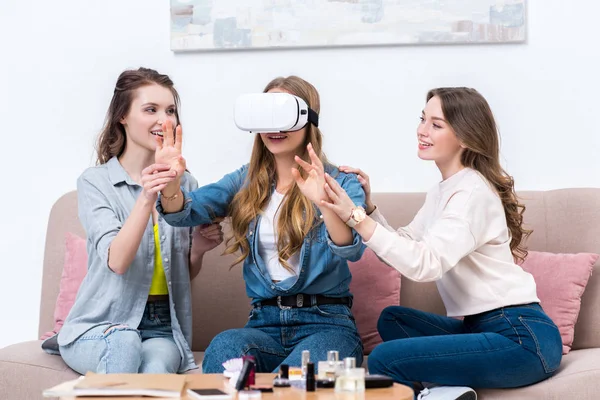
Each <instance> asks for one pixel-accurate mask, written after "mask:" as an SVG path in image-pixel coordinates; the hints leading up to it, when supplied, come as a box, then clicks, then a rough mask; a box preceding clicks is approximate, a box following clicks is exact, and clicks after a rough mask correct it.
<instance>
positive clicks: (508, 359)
mask: <svg viewBox="0 0 600 400" xmlns="http://www.w3.org/2000/svg"><path fill="white" fill-rule="evenodd" d="M417 140H418V148H419V150H418V155H419V157H420V158H421V159H423V160H432V161H435V163H436V165H437V167H438V168H439V170H440V172H441V175H442V179H443V180H442V182H440V183H439V184H437V185H436V186H434V187H433V188H432V190H431V191H429V192H428V193H427V197H426V199H425V204H424V205H423V207H422V208H421V210H420V211H419V212H418V213H417V215H416V216H415V218H414V220H413V221H412V222H411V223H410V224H409V225H408V226H406V227H403V228H400V229H398V230H396V229H393V228H392V227H390V226H389V225H388V224H387V222H386V221H385V219H384V218H383V216H382V215H381V214H380V213H379V211H378V210H377V208H376V206H375V205H374V204H373V203H372V202H371V200H370V191H371V190H370V185H369V177H368V176H367V175H366V174H365V173H364V172H362V171H361V170H358V169H355V168H350V167H340V169H341V170H343V171H345V172H349V173H356V174H358V176H359V180H360V181H361V183H362V184H363V186H364V188H365V191H366V194H367V200H366V203H367V209H366V211H367V213H368V215H370V216H367V217H364V218H363V217H361V218H360V219H362V220H361V221H360V222H358V223H357V224H356V226H355V229H356V230H357V231H358V233H359V234H360V235H361V236H362V238H363V240H364V241H365V244H366V245H367V246H368V247H369V248H371V249H372V250H373V251H374V252H375V253H376V254H377V255H378V256H379V257H380V258H381V259H382V260H383V261H384V262H386V263H387V264H388V265H390V266H391V267H393V268H395V269H397V270H398V271H399V272H400V273H402V274H403V275H404V276H406V277H407V278H409V279H411V280H414V281H417V282H429V281H435V282H436V283H437V287H438V289H439V292H440V295H441V297H442V300H443V301H444V305H445V306H446V310H447V313H448V317H443V316H439V315H434V314H431V313H427V312H422V311H418V310H414V309H410V308H407V307H400V306H392V307H388V308H387V309H385V310H384V311H383V313H382V314H381V316H380V319H379V323H378V329H379V333H380V335H381V337H382V338H383V340H384V343H382V344H381V345H379V346H378V347H376V348H375V350H374V351H373V352H372V353H371V354H370V355H369V371H370V372H371V373H380V374H385V375H388V376H391V377H393V378H394V379H395V380H396V381H398V382H400V383H404V384H406V385H411V384H412V383H413V382H432V383H435V384H440V385H452V386H455V387H437V388H436V387H434V388H432V389H430V390H429V389H427V390H425V391H424V393H423V394H422V397H423V399H429V398H431V399H432V400H433V399H434V398H460V399H465V400H468V399H472V398H474V392H473V391H472V390H470V389H468V388H457V387H456V386H461V385H465V386H471V387H476V388H510V387H519V386H525V385H530V384H533V383H536V382H539V381H541V380H544V379H546V378H548V377H550V376H552V375H553V374H554V372H555V371H556V370H557V369H558V367H559V365H560V361H561V357H562V342H561V337H560V333H559V331H558V328H557V327H556V325H555V324H554V323H553V322H552V320H551V319H550V318H549V317H548V316H547V315H546V314H545V312H544V311H543V310H542V308H541V307H540V304H539V299H538V297H537V294H536V285H535V282H534V280H533V277H532V276H531V275H530V274H529V273H527V272H525V271H524V270H523V269H522V268H521V267H520V266H519V265H517V264H516V263H515V259H516V260H523V259H524V257H526V255H527V251H526V249H525V247H524V245H523V242H522V240H523V239H525V238H526V237H527V236H528V235H529V234H530V232H529V231H527V230H525V229H524V228H523V227H522V222H523V212H524V210H525V207H524V206H523V205H522V204H520V203H519V201H518V199H517V196H516V194H515V191H514V182H513V179H512V177H511V176H509V175H508V174H507V173H506V172H505V171H504V170H503V168H502V167H501V165H500V161H499V140H498V132H497V129H496V123H495V121H494V117H493V115H492V112H491V110H490V107H489V105H488V103H487V101H486V100H485V99H484V98H483V96H481V94H479V93H478V92H477V91H475V90H473V89H468V88H440V89H434V90H431V91H430V92H429V93H428V94H427V104H426V106H425V109H424V110H423V112H422V115H421V117H420V123H419V125H418V128H417ZM326 179H327V184H326V191H327V193H328V195H329V197H330V198H331V201H330V202H327V201H325V202H323V204H322V206H323V207H324V208H328V209H329V210H331V211H334V212H335V213H336V214H337V215H338V216H339V218H340V221H346V220H348V218H349V216H350V215H351V214H352V213H353V210H355V209H356V207H357V206H356V202H354V201H353V199H352V198H351V196H348V195H347V193H346V191H345V189H344V188H343V187H340V185H338V183H337V182H336V181H335V180H334V179H332V178H331V177H326ZM457 316H460V317H464V319H463V320H460V319H456V318H450V317H457ZM450 392H451V393H453V394H454V395H455V397H451V396H452V395H451V393H450ZM427 393H429V394H431V396H430V397H428V396H427ZM434 393H438V394H439V396H433V394H434ZM443 396H446V397H443ZM459 396H462V397H459Z"/></svg>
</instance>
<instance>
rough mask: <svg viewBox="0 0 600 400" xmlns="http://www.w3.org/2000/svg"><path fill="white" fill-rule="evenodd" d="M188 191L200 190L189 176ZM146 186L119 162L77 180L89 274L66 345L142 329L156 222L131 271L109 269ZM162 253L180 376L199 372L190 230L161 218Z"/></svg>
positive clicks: (63, 336)
mask: <svg viewBox="0 0 600 400" xmlns="http://www.w3.org/2000/svg"><path fill="white" fill-rule="evenodd" d="M182 186H183V187H184V188H186V189H187V190H194V189H195V188H197V187H198V183H197V181H196V180H195V179H194V178H193V177H192V176H191V175H190V174H188V173H186V174H185V176H184V178H183V180H182ZM141 192H142V187H141V186H140V185H138V184H137V183H136V182H134V181H133V180H132V179H131V177H129V175H128V174H127V172H125V170H124V169H123V167H122V166H121V164H120V163H119V160H118V159H117V158H116V157H113V158H111V159H110V160H109V161H108V162H107V163H106V164H103V165H99V166H97V167H92V168H89V169H87V170H86V171H85V172H84V173H83V174H82V175H81V176H80V177H79V179H78V181H77V198H78V206H79V220H80V221H81V224H82V225H83V227H84V229H85V231H86V234H87V251H88V272H87V274H86V276H85V278H84V280H83V282H82V283H81V286H80V288H79V292H78V293H77V298H76V300H75V304H74V305H73V308H72V309H71V311H70V313H69V315H68V317H67V318H66V321H65V324H64V326H63V327H62V329H61V330H60V333H59V335H58V344H59V345H60V346H66V345H68V344H70V343H72V342H74V341H75V340H77V338H78V337H79V336H81V335H82V334H84V333H85V332H87V331H88V330H89V329H91V328H93V327H96V326H99V325H106V327H107V328H108V327H109V326H111V325H114V324H118V325H128V326H130V327H131V328H134V329H135V328H137V327H138V325H139V323H140V321H141V319H142V315H143V313H144V308H145V306H146V301H147V299H148V293H149V291H150V284H151V282H152V273H153V271H154V251H155V245H154V229H153V226H152V220H151V219H149V220H148V225H147V226H146V230H145V231H144V235H143V236H142V241H141V243H140V246H139V247H138V249H137V253H136V255H135V258H134V260H133V262H132V263H131V265H130V267H129V269H128V270H127V272H125V273H124V274H123V275H118V274H116V273H114V272H113V271H112V270H111V269H110V268H109V267H108V250H109V247H110V244H111V242H112V240H113V239H114V238H115V236H117V234H118V233H119V230H120V229H121V227H122V226H123V224H124V223H125V221H126V219H127V218H128V217H129V214H130V213H131V210H132V208H133V206H134V205H135V202H136V200H137V198H138V197H139V196H140V194H141ZM158 231H159V239H160V245H161V248H160V251H161V256H162V257H163V267H164V271H165V275H166V278H167V285H168V288H169V301H170V310H171V326H172V328H173V339H174V340H175V343H176V345H177V347H178V348H179V352H180V353H181V360H182V361H181V366H180V370H179V372H184V371H186V370H189V369H193V368H197V366H196V364H195V362H194V355H193V353H192V350H191V345H192V295H191V285H190V274H189V254H190V246H191V243H192V242H191V240H192V238H191V234H192V232H191V229H190V228H173V227H172V226H171V225H169V224H167V223H165V221H164V219H163V218H159V219H158Z"/></svg>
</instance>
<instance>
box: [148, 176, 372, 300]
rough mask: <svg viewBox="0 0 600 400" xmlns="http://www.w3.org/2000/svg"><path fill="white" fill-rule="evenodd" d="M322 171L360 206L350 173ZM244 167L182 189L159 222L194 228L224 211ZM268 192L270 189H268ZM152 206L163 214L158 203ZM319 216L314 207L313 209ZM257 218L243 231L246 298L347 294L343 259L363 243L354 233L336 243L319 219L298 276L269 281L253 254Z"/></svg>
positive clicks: (355, 254)
mask: <svg viewBox="0 0 600 400" xmlns="http://www.w3.org/2000/svg"><path fill="white" fill-rule="evenodd" d="M326 171H327V172H328V173H329V174H330V175H331V176H332V177H334V178H335V179H336V181H337V182H338V183H339V184H340V185H341V186H342V187H343V188H344V189H345V190H346V192H347V193H348V195H349V196H350V198H351V199H352V200H353V201H354V203H355V204H359V205H363V206H364V202H365V193H364V191H363V189H362V186H361V184H360V182H359V181H358V179H357V177H356V175H354V174H345V173H342V172H339V171H338V170H337V169H335V168H334V167H332V166H329V165H328V166H326ZM247 173H248V166H244V167H242V168H241V169H239V170H237V171H235V172H232V173H230V174H228V175H225V176H224V177H223V178H222V179H221V180H220V181H218V182H216V183H212V184H210V185H206V186H203V187H201V188H199V189H197V190H195V191H192V192H188V191H186V190H185V188H183V195H184V207H183V210H182V211H180V212H177V213H171V214H163V216H164V218H165V221H167V223H169V224H171V225H173V226H195V225H200V224H205V223H209V222H211V221H212V220H213V219H215V218H217V217H225V216H227V215H228V212H229V206H230V204H231V201H232V200H233V197H234V196H235V195H236V193H238V192H239V191H240V189H242V188H243V186H244V185H246V184H247V182H246V177H247ZM273 190H274V188H273ZM157 209H158V211H159V212H160V213H164V211H163V208H162V206H161V204H160V200H159V201H158V203H157ZM316 211H317V214H319V211H318V209H317V210H316ZM258 224H260V217H258V218H257V219H256V220H254V221H252V222H251V223H250V226H249V227H248V232H247V235H246V237H247V239H248V244H249V246H250V254H249V255H248V257H246V259H245V260H244V267H243V269H244V280H245V282H246V292H247V294H248V297H250V298H251V299H253V300H252V301H253V303H256V302H258V301H260V300H261V299H270V298H274V297H277V296H285V295H294V294H298V293H304V294H322V295H326V296H330V297H345V296H350V295H351V294H350V290H349V284H350V280H351V279H352V276H351V274H350V270H349V268H348V262H347V261H348V260H350V261H357V260H359V259H360V257H361V256H362V253H363V252H364V249H365V246H364V244H363V243H362V240H361V238H360V236H359V235H358V234H357V233H356V231H352V232H353V236H354V241H353V243H352V244H350V245H348V246H342V247H340V246H336V245H335V244H334V243H333V242H332V241H331V238H330V237H329V234H328V232H327V229H326V227H325V224H324V223H320V224H319V225H318V226H317V227H316V228H315V229H313V230H312V231H311V232H310V233H309V234H308V235H307V236H306V237H305V238H304V244H303V245H302V248H301V250H300V274H299V276H294V277H291V278H288V279H286V280H283V281H281V282H278V283H274V282H272V280H271V277H270V276H269V273H268V271H267V266H266V263H265V261H264V260H262V258H261V257H260V255H259V252H258V243H257V236H258V235H257V234H256V233H257V232H258V231H259V230H258V228H259V226H258Z"/></svg>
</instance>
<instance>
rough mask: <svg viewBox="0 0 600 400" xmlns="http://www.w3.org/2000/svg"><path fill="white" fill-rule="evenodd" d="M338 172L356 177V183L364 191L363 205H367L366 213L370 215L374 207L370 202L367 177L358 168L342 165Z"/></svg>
mask: <svg viewBox="0 0 600 400" xmlns="http://www.w3.org/2000/svg"><path fill="white" fill-rule="evenodd" d="M339 170H340V171H342V172H345V173H347V174H356V175H358V181H359V182H360V184H361V185H362V187H363V190H364V191H365V204H366V205H367V213H368V214H370V213H371V212H373V209H374V208H375V205H374V204H373V202H372V201H371V181H370V179H369V175H367V174H366V173H364V171H363V170H361V169H359V168H353V167H348V166H344V165H343V166H340V167H339Z"/></svg>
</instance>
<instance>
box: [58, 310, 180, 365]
mask: <svg viewBox="0 0 600 400" xmlns="http://www.w3.org/2000/svg"><path fill="white" fill-rule="evenodd" d="M60 354H61V356H62V358H63V360H64V361H65V363H67V365H68V366H69V367H71V368H72V369H74V370H75V371H77V372H79V373H80V374H85V373H86V372H88V371H91V372H96V373H107V374H108V373H138V372H140V373H152V374H162V373H176V372H177V370H178V369H179V364H180V363H181V354H180V352H179V349H178V348H177V345H176V344H175V341H174V340H173V332H172V329H171V314H170V312H169V301H168V300H167V301H155V302H148V303H147V304H146V309H145V310H144V315H143V317H142V320H141V322H140V325H139V326H138V327H137V329H134V328H131V327H128V326H124V325H117V324H103V325H99V326H96V327H94V328H92V329H90V330H89V331H87V332H86V333H84V334H83V335H81V336H80V337H79V338H77V340H75V341H74V342H73V343H71V344H69V345H67V346H60Z"/></svg>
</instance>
